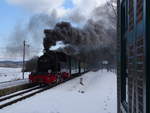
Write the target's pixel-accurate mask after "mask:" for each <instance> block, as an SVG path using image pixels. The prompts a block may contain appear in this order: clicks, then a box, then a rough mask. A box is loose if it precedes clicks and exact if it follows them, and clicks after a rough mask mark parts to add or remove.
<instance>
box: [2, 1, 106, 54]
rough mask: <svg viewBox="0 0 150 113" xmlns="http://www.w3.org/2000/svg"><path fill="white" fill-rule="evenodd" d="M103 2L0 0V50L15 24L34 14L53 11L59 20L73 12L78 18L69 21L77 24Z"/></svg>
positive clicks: (48, 13)
mask: <svg viewBox="0 0 150 113" xmlns="http://www.w3.org/2000/svg"><path fill="white" fill-rule="evenodd" d="M104 2H106V0H0V14H1V16H0V52H2V51H3V48H4V47H5V46H6V45H7V43H8V42H9V40H10V38H11V36H10V34H11V33H12V32H13V29H14V28H15V26H16V24H18V23H20V24H22V23H26V22H27V21H29V19H30V18H31V17H32V16H33V15H35V14H47V15H51V13H52V12H54V11H55V12H56V14H57V18H59V19H60V20H63V19H64V20H67V19H68V18H71V16H74V14H75V15H79V16H78V18H76V19H74V20H73V19H72V20H70V21H74V22H76V24H78V23H83V22H84V21H85V20H86V19H88V18H90V15H91V12H92V10H94V9H95V8H96V7H98V6H100V5H101V4H103V3H104ZM68 20H69V19H68ZM20 38H21V37H20Z"/></svg>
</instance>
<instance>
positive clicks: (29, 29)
mask: <svg viewBox="0 0 150 113" xmlns="http://www.w3.org/2000/svg"><path fill="white" fill-rule="evenodd" d="M108 3H109V5H108ZM108 3H106V4H104V5H101V6H97V7H96V8H94V9H92V12H91V14H90V16H88V18H86V16H85V15H84V14H83V13H82V14H80V11H79V10H75V11H74V12H72V13H71V14H69V15H67V16H64V17H63V18H61V19H60V18H59V17H58V15H57V11H56V10H53V12H52V13H51V15H47V14H37V15H34V16H33V17H32V18H31V19H30V20H29V22H28V23H27V24H26V25H17V26H16V28H15V29H14V32H13V33H12V34H11V35H10V36H11V38H10V39H11V40H10V43H9V44H8V46H7V53H8V54H11V55H12V54H13V55H14V56H19V55H20V56H21V55H22V49H23V48H22V47H23V44H22V43H23V40H27V41H29V43H31V42H32V43H31V44H30V46H31V47H30V52H27V53H30V54H32V55H31V56H34V55H37V54H38V53H39V50H40V51H41V50H42V46H44V48H45V50H49V49H50V47H51V46H54V45H55V43H56V42H58V41H63V43H64V44H66V45H68V46H65V47H63V48H59V51H62V52H65V53H67V54H69V55H74V56H76V57H77V58H80V59H81V60H82V61H84V62H87V63H88V64H89V66H91V67H94V66H97V65H99V62H102V61H104V60H105V61H108V62H109V63H110V64H114V62H115V51H116V15H115V12H114V10H116V6H115V5H114V1H113V0H110V1H109V2H108ZM110 4H111V7H110ZM112 5H113V6H114V7H112ZM62 20H68V21H69V22H60V21H62ZM71 23H73V25H72V24H71ZM83 23H84V24H83ZM74 24H75V26H76V27H74ZM77 26H78V27H77ZM45 28H46V29H48V30H45V31H44V32H45V35H46V37H45V36H44V33H43V29H45ZM43 38H44V41H43ZM42 42H43V45H42Z"/></svg>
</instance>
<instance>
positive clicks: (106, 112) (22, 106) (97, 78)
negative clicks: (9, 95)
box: [0, 70, 117, 113]
mask: <svg viewBox="0 0 150 113" xmlns="http://www.w3.org/2000/svg"><path fill="white" fill-rule="evenodd" d="M80 78H81V77H79V78H76V79H74V80H71V81H68V82H66V83H64V84H62V85H59V86H57V87H55V88H52V89H50V90H47V91H45V92H42V93H40V94H37V95H35V96H33V97H31V98H28V99H26V100H23V101H21V102H18V103H16V104H13V105H11V106H8V107H6V108H3V109H1V110H0V113H117V93H116V92H117V91H116V90H117V87H116V75H115V74H114V73H111V72H107V71H106V70H103V71H98V72H89V73H87V74H85V75H83V76H82V78H83V85H81V84H80Z"/></svg>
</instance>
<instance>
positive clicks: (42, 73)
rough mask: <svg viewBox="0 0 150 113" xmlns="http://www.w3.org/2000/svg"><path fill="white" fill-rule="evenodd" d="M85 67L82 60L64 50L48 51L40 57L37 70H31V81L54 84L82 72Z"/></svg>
mask: <svg viewBox="0 0 150 113" xmlns="http://www.w3.org/2000/svg"><path fill="white" fill-rule="evenodd" d="M84 71H85V67H84V66H83V63H81V62H80V60H78V59H76V58H74V57H72V56H69V55H66V54H65V53H62V52H56V51H48V52H46V53H44V55H42V56H40V57H39V58H38V62H37V67H36V71H35V72H31V74H30V75H29V80H30V82H31V83H39V84H53V83H58V82H60V81H63V80H66V79H69V78H70V77H71V76H72V75H73V74H75V73H79V74H80V73H82V72H84Z"/></svg>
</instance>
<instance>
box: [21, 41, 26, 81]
mask: <svg viewBox="0 0 150 113" xmlns="http://www.w3.org/2000/svg"><path fill="white" fill-rule="evenodd" d="M25 46H26V41H25V40H24V41H23V62H22V63H23V66H22V78H23V79H24V69H25Z"/></svg>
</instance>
